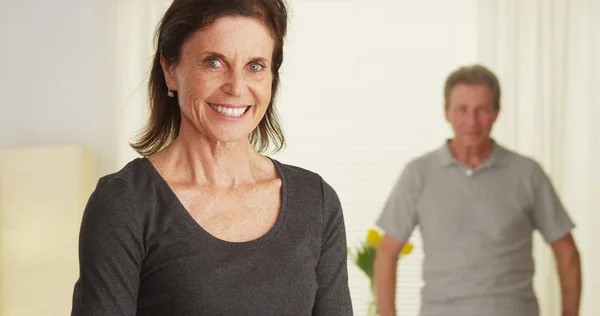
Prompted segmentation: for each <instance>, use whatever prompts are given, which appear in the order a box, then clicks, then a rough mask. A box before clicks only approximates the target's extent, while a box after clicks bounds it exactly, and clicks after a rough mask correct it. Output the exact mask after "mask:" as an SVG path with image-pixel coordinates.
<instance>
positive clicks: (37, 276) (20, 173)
mask: <svg viewBox="0 0 600 316" xmlns="http://www.w3.org/2000/svg"><path fill="white" fill-rule="evenodd" d="M95 183H96V176H95V172H94V162H93V159H92V153H91V151H90V150H88V149H85V148H81V147H40V148H18V149H4V150H0V315H2V316H29V315H32V316H34V315H35V316H38V315H40V316H41V315H57V316H58V315H61V316H63V315H69V314H70V311H71V300H72V293H73V285H74V283H75V281H76V280H77V277H78V273H79V271H78V269H79V267H78V261H77V237H78V233H79V225H80V223H81V216H82V214H83V209H84V207H85V204H86V202H87V199H88V197H89V195H90V193H91V192H92V190H93V188H94V186H95Z"/></svg>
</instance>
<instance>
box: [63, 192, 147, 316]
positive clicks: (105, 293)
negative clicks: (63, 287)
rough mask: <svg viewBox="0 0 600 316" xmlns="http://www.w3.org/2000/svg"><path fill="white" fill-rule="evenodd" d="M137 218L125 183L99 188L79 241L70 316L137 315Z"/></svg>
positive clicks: (139, 235) (140, 244)
mask: <svg viewBox="0 0 600 316" xmlns="http://www.w3.org/2000/svg"><path fill="white" fill-rule="evenodd" d="M139 218H140V216H139V214H137V213H136V209H135V208H133V207H132V203H130V202H128V198H127V193H126V185H125V183H122V182H121V181H111V183H110V184H107V185H104V186H102V187H100V186H99V187H98V188H97V189H96V191H95V192H94V193H93V194H92V195H91V197H90V199H89V201H88V204H87V206H86V208H85V211H84V215H83V219H82V224H81V230H80V236H79V265H80V267H79V270H80V272H79V273H80V275H79V279H78V281H77V283H76V284H75V289H74V294H73V309H72V312H71V315H72V316H84V315H85V316H131V315H136V309H137V306H136V304H137V296H138V289H139V283H140V277H139V275H140V268H141V263H142V261H143V258H144V244H143V239H142V236H143V232H142V229H141V224H140V220H139Z"/></svg>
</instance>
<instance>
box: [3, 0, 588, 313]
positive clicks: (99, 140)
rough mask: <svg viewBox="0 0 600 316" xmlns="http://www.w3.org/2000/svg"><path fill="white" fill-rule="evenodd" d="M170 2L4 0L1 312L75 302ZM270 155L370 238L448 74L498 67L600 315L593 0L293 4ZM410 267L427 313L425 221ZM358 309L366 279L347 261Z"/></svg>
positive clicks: (539, 281) (406, 278) (310, 0)
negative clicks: (91, 233)
mask: <svg viewBox="0 0 600 316" xmlns="http://www.w3.org/2000/svg"><path fill="white" fill-rule="evenodd" d="M170 2H171V1H170V0H0V38H1V39H2V49H1V50H0V69H2V72H1V74H2V75H1V76H0V95H2V99H1V101H0V106H1V109H2V111H0V315H3V316H25V315H68V314H69V312H70V304H71V295H72V289H73V284H74V282H75V281H76V279H77V276H78V270H77V269H78V265H77V234H78V230H79V223H80V220H81V214H82V211H83V208H84V206H85V203H86V201H87V198H88V197H89V194H90V192H91V191H92V190H93V188H94V186H95V184H96V181H97V179H98V177H100V176H102V175H104V174H107V173H112V172H115V171H118V170H119V169H120V168H122V167H123V166H124V165H125V163H127V162H128V161H130V160H131V159H133V158H135V157H137V156H136V154H135V152H134V151H133V150H132V149H130V148H129V146H128V142H129V141H131V140H132V139H133V137H134V136H135V133H136V132H137V130H138V129H139V128H141V127H142V125H143V123H144V121H145V118H146V97H145V93H146V80H147V73H148V70H149V68H148V67H149V65H150V60H151V55H152V49H153V41H152V40H153V31H154V29H155V26H156V24H157V23H158V21H159V19H160V17H161V15H162V14H163V13H164V11H165V10H166V8H167V7H168V6H169V4H170ZM288 3H289V5H290V21H289V22H290V24H289V33H288V37H287V42H286V44H285V56H284V65H283V67H282V70H281V74H282V82H281V90H280V93H279V96H278V103H277V106H278V108H279V111H280V114H281V117H282V122H283V128H284V132H285V136H286V138H287V142H288V146H287V148H286V149H285V150H284V151H283V152H282V153H280V154H277V155H272V157H273V158H275V159H278V160H279V161H281V162H284V163H288V164H294V165H299V166H302V167H304V168H307V169H310V170H313V171H315V172H317V173H319V174H321V176H323V177H324V178H325V180H326V181H327V182H329V183H330V184H331V185H332V186H333V187H334V188H335V189H336V191H337V192H338V194H339V196H340V199H341V201H342V204H343V208H344V215H345V221H346V227H347V233H348V236H347V237H348V246H349V247H350V248H355V247H357V246H359V245H360V243H361V242H362V241H363V240H364V238H365V234H366V231H367V230H368V229H369V228H372V227H373V225H374V221H375V219H376V218H377V216H378V215H379V212H380V210H381V208H382V206H383V203H384V202H385V199H386V198H387V195H388V194H389V191H390V190H391V187H392V185H393V183H394V182H395V180H396V178H397V177H398V175H399V173H400V171H401V170H402V168H403V167H404V165H405V164H406V163H407V162H408V161H409V160H411V159H412V158H414V157H416V156H418V155H421V154H423V153H425V152H426V151H429V150H431V149H434V148H436V147H438V146H440V145H441V144H442V143H443V141H444V140H445V139H446V138H448V137H450V136H451V130H450V128H449V127H448V126H447V124H446V123H445V121H444V117H443V93H442V89H443V83H444V80H445V77H446V76H447V75H448V73H449V72H451V71H452V70H454V69H456V68H457V67H459V66H461V65H464V64H472V63H482V64H484V65H485V66H487V67H489V68H491V69H492V70H493V71H495V72H496V74H497V75H498V76H499V78H500V82H501V86H502V89H503V97H502V111H501V114H500V118H499V121H498V122H497V124H496V126H495V129H494V132H493V135H494V138H495V139H496V140H497V141H498V142H499V143H501V144H503V145H504V146H506V147H508V148H510V149H513V150H516V151H518V152H520V153H522V154H525V155H528V156H531V157H533V158H535V159H536V160H537V161H538V162H540V164H541V165H542V166H543V167H544V169H545V170H546V172H547V173H548V174H549V175H550V177H551V179H552V181H553V183H554V185H555V187H556V189H557V191H558V192H559V194H560V196H561V198H562V200H563V203H564V204H565V206H566V207H567V209H568V211H569V214H570V215H571V217H572V218H573V220H574V221H575V223H576V224H577V228H576V230H575V231H574V236H575V239H576V241H577V242H578V244H579V247H580V251H581V256H582V265H583V277H584V282H583V301H582V313H581V315H583V316H595V315H599V314H600V272H599V271H598V270H599V267H600V247H599V246H598V242H597V240H600V232H599V230H598V229H597V227H598V226H599V225H600V215H599V214H600V186H599V182H598V181H599V180H598V179H600V167H599V166H598V162H600V137H599V136H600V126H599V125H600V124H598V122H597V121H598V119H600V107H599V105H600V94H599V90H600V58H599V57H598V56H600V0H518V1H517V0H454V1H445V0H424V1H412V0H369V1H367V0H288ZM411 242H412V243H413V244H414V245H415V249H414V251H413V252H412V253H411V254H410V255H409V256H406V257H403V258H402V260H401V262H400V264H399V274H398V277H399V283H398V291H397V299H398V301H397V302H398V303H397V306H398V311H399V315H408V316H410V315H416V314H417V311H418V306H419V290H420V287H421V285H422V284H421V261H422V259H423V254H422V249H421V247H420V244H421V243H420V237H419V232H418V231H416V232H415V233H414V234H413V236H412V238H411ZM534 248H535V249H534V257H535V260H536V279H535V285H536V291H537V294H538V297H539V300H540V305H541V310H542V316H558V315H560V290H559V285H558V279H557V276H556V270H555V267H554V258H553V256H552V253H551V252H550V249H549V248H548V246H547V245H546V244H544V242H543V241H542V239H541V238H540V237H539V236H538V235H537V233H536V236H535V247H534ZM349 272H350V286H351V294H352V298H353V304H354V309H355V315H366V311H367V305H368V303H369V302H370V301H371V299H372V297H371V292H370V289H369V284H368V279H367V277H366V276H364V275H363V274H362V272H361V271H360V270H359V269H358V268H357V267H356V266H354V265H353V264H352V263H349Z"/></svg>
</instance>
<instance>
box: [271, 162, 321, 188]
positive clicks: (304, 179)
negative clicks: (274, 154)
mask: <svg viewBox="0 0 600 316" xmlns="http://www.w3.org/2000/svg"><path fill="white" fill-rule="evenodd" d="M271 160H272V161H273V163H274V164H275V167H277V169H278V171H279V173H280V176H282V178H284V177H285V179H282V180H287V181H288V182H292V183H298V182H300V183H313V184H318V183H320V182H321V181H322V180H323V178H322V177H321V176H320V175H319V174H318V173H316V172H314V171H311V170H308V169H305V168H302V167H299V166H295V165H291V164H286V163H282V162H280V161H278V160H275V159H273V158H271Z"/></svg>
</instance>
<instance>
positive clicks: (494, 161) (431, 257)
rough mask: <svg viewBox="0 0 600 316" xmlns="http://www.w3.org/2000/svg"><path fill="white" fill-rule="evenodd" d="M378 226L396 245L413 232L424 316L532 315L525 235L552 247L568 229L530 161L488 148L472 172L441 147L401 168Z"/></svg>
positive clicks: (548, 188) (535, 307)
mask: <svg viewBox="0 0 600 316" xmlns="http://www.w3.org/2000/svg"><path fill="white" fill-rule="evenodd" d="M377 225H378V226H379V227H381V228H382V229H383V230H384V231H385V232H386V233H387V234H389V235H390V236H392V237H394V238H395V239H396V240H398V241H401V242H406V241H408V240H409V238H410V235H411V233H412V231H413V229H414V228H415V227H416V226H419V228H420V230H421V235H422V238H423V247H424V253H425V259H424V263H423V279H424V282H425V286H424V287H423V289H422V291H421V294H422V304H421V315H423V316H433V315H436V316H437V315H443V316H466V315H478V316H481V315H485V316H496V315H497V316H506V315H510V316H520V315H523V316H537V315H538V314H539V311H538V305H537V299H536V297H535V294H534V291H533V282H532V277H533V274H534V264H533V258H532V232H533V230H534V229H538V230H539V231H540V232H541V234H542V235H543V237H544V238H545V240H546V241H547V242H548V243H552V242H553V241H556V240H558V239H560V238H561V237H563V236H565V235H566V234H568V233H569V232H570V231H571V229H573V227H574V225H573V222H572V221H571V220H570V218H569V216H568V215H567V213H566V211H565V209H564V207H563V205H562V203H561V201H560V199H559V198H558V196H557V194H556V192H555V190H554V188H553V187H552V184H551V182H550V180H549V179H548V177H547V175H546V174H545V172H544V171H543V169H542V168H541V166H540V165H539V164H538V163H536V162H535V161H534V160H532V159H530V158H527V157H524V156H521V155H519V154H516V153H514V152H511V151H509V150H507V149H505V148H503V147H501V146H500V145H498V144H497V143H494V148H493V151H492V154H491V156H490V158H489V159H487V161H485V162H484V163H482V164H481V165H479V166H478V167H477V168H475V169H472V168H470V167H469V166H467V165H465V164H463V163H461V162H459V161H458V160H456V159H455V158H454V155H453V154H452V152H451V151H450V148H449V147H448V143H447V142H446V144H444V145H443V146H442V147H441V148H440V149H438V150H436V151H433V152H430V153H427V154H425V155H423V156H421V157H419V158H417V159H414V160H412V161H411V162H410V163H408V164H407V166H406V167H405V169H404V171H403V172H402V174H401V176H400V178H399V180H398V182H397V183H396V185H395V187H394V188H393V190H392V192H391V194H390V196H389V198H388V201H387V203H386V204H385V207H384V209H383V211H382V213H381V215H380V217H379V219H378V221H377Z"/></svg>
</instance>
